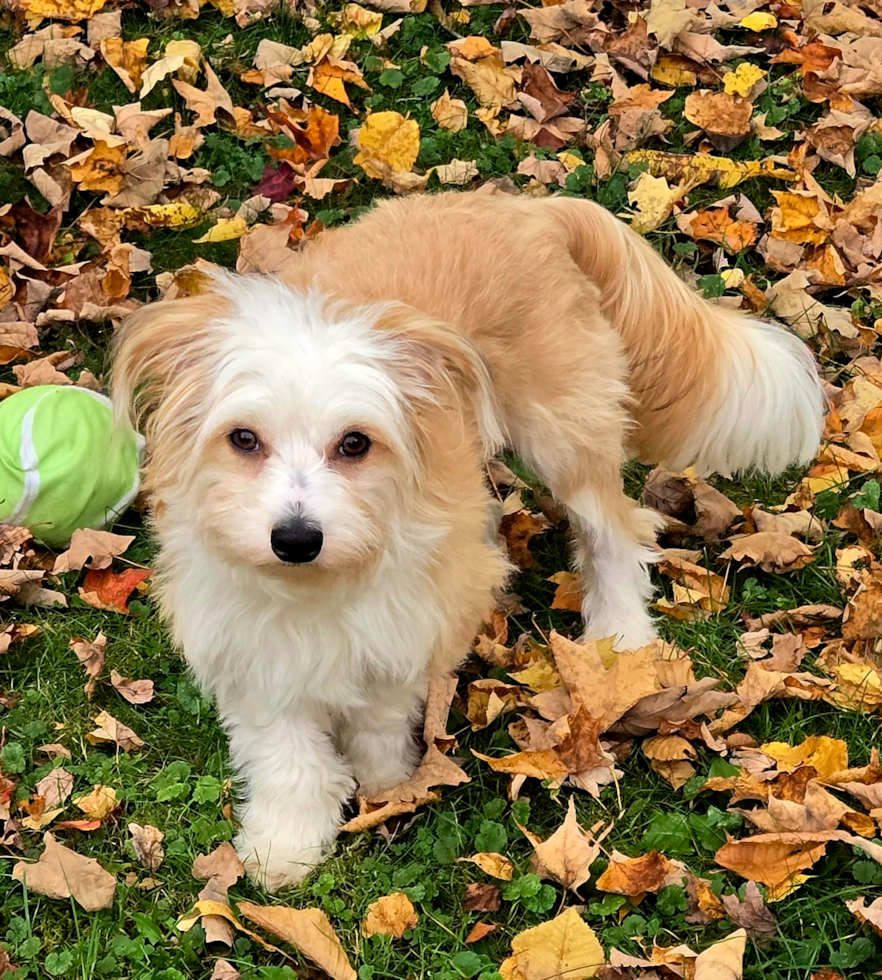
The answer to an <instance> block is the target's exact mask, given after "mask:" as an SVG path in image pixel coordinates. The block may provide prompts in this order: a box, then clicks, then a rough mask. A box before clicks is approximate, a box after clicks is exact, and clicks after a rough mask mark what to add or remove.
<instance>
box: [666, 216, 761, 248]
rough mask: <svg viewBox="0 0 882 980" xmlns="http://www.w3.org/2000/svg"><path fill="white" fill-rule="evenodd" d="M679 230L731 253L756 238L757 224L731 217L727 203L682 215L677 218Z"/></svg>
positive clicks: (753, 242) (754, 240)
mask: <svg viewBox="0 0 882 980" xmlns="http://www.w3.org/2000/svg"><path fill="white" fill-rule="evenodd" d="M678 225H679V227H680V228H681V230H683V231H685V232H686V233H687V234H689V235H691V236H692V237H693V238H695V239H698V240H699V241H706V242H716V243H717V244H718V245H722V246H723V248H724V249H725V250H726V251H727V252H730V253H732V254H735V253H737V252H740V251H742V250H743V249H745V248H750V246H751V245H753V244H755V242H756V238H757V225H756V224H755V223H754V222H753V221H742V220H738V219H736V218H733V217H732V215H731V214H730V213H729V205H728V204H727V205H726V206H725V207H719V206H713V207H710V208H704V209H703V210H701V211H696V212H695V213H694V214H690V215H684V216H683V218H682V219H681V220H678Z"/></svg>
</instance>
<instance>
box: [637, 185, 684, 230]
mask: <svg viewBox="0 0 882 980" xmlns="http://www.w3.org/2000/svg"><path fill="white" fill-rule="evenodd" d="M684 192H685V187H684V185H683V184H677V186H676V187H669V186H668V182H667V180H665V178H664V177H653V176H652V174H650V173H646V172H644V173H641V174H640V175H639V177H638V178H637V181H636V183H635V184H634V186H633V187H632V188H631V190H629V191H628V203H629V204H630V205H632V207H633V208H634V211H633V212H632V213H631V215H630V217H631V227H632V228H633V229H634V231H636V232H637V233H638V234H639V235H646V234H648V233H649V232H651V231H654V230H655V229H656V228H658V226H659V225H660V224H662V222H663V221H665V220H667V219H668V218H669V217H670V216H671V211H672V210H673V208H674V205H675V204H676V203H677V201H679V200H680V199H681V198H682V197H683V194H684Z"/></svg>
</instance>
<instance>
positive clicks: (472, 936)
mask: <svg viewBox="0 0 882 980" xmlns="http://www.w3.org/2000/svg"><path fill="white" fill-rule="evenodd" d="M498 928H499V926H498V925H497V924H496V923H495V922H492V923H491V922H476V923H475V924H474V925H473V926H472V928H471V931H470V932H469V934H468V935H467V936H466V937H465V941H466V943H477V942H480V941H481V940H482V939H485V938H486V937H487V936H489V935H490V933H491V932H496V930H497V929H498Z"/></svg>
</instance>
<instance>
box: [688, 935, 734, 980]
mask: <svg viewBox="0 0 882 980" xmlns="http://www.w3.org/2000/svg"><path fill="white" fill-rule="evenodd" d="M746 948H747V933H746V932H745V931H744V930H743V929H738V930H737V931H736V932H732V933H730V934H729V935H728V936H726V937H725V939H721V940H719V942H716V943H714V944H713V946H710V947H708V949H706V950H704V952H702V953H699V954H698V956H696V957H695V973H694V974H693V977H694V980H741V978H742V977H743V976H744V972H743V971H744V951H745V949H746Z"/></svg>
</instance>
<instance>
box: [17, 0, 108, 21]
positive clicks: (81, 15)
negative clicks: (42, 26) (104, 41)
mask: <svg viewBox="0 0 882 980" xmlns="http://www.w3.org/2000/svg"><path fill="white" fill-rule="evenodd" d="M106 3H107V0H19V2H18V4H13V6H17V7H18V9H20V10H21V11H22V12H23V13H24V15H25V17H26V18H27V22H28V24H29V25H30V26H31V27H35V26H36V25H37V24H39V23H40V21H41V20H43V18H44V17H48V18H50V19H51V20H69V21H74V22H76V21H80V20H88V19H89V18H90V17H92V16H93V15H94V14H97V13H98V11H99V10H100V9H101V8H102V7H103V6H104V5H105V4H106Z"/></svg>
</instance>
